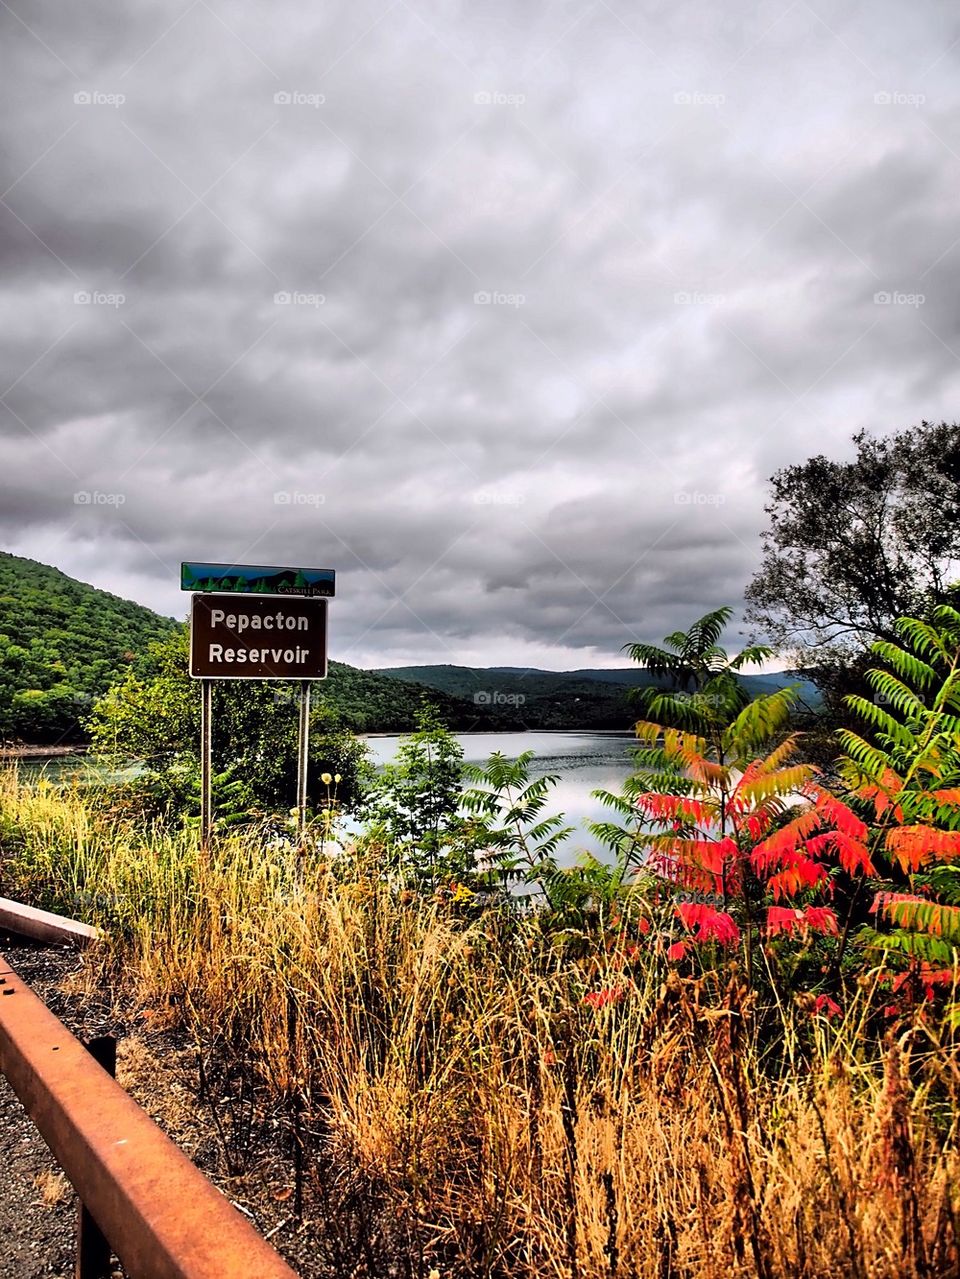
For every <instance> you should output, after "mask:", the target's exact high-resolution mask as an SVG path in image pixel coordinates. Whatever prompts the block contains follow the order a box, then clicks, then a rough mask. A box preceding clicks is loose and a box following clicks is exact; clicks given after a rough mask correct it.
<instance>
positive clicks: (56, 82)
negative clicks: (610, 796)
mask: <svg viewBox="0 0 960 1279" xmlns="http://www.w3.org/2000/svg"><path fill="white" fill-rule="evenodd" d="M0 23H2V27H3V31H2V42H3V50H4V53H3V57H4V59H5V61H6V64H7V69H6V72H5V74H4V77H3V79H4V83H5V89H4V106H3V121H4V125H3V131H4V134H5V137H4V145H3V150H2V159H0V163H2V175H0V190H2V191H3V195H2V199H0V237H2V259H3V275H2V281H0V289H2V294H0V306H2V312H0V315H2V325H3V333H4V338H5V340H4V342H3V345H2V353H0V362H2V363H0V387H2V389H3V394H2V397H0V449H2V453H0V540H2V545H3V546H4V547H5V548H6V549H8V550H11V551H15V552H17V553H18V554H23V555H28V556H32V557H34V558H37V559H40V560H43V561H45V562H47V563H51V564H55V565H57V566H58V567H60V568H62V569H64V570H65V571H66V572H68V573H70V574H72V575H74V576H76V577H79V578H81V579H83V580H84V581H88V582H92V583H94V584H95V585H97V586H101V587H104V588H106V589H109V590H113V591H115V592H117V593H118V594H121V595H124V596H127V597H129V598H132V599H136V600H140V601H141V602H143V603H146V604H149V605H151V606H153V607H155V608H157V609H159V610H161V611H163V612H167V613H172V614H175V615H177V616H183V615H184V614H185V611H186V605H187V597H186V596H184V595H181V594H180V592H179V590H178V581H179V561H180V560H181V559H197V560H217V561H228V562H246V563H262V564H292V565H305V566H310V567H313V566H317V567H331V568H335V569H336V570H337V572H338V598H337V600H336V601H335V603H334V604H333V605H332V606H331V639H330V651H331V656H333V657H335V658H339V659H341V660H344V661H348V662H352V663H354V664H356V665H385V664H399V663H406V662H465V663H471V664H482V665H490V664H513V665H526V664H530V665H536V666H546V667H555V668H565V667H574V666H587V665H620V664H623V662H624V658H623V656H622V655H621V654H620V652H619V650H620V648H621V646H622V645H623V644H624V643H627V642H629V641H632V640H636V639H645V640H659V639H661V638H662V637H663V635H665V634H666V633H667V632H668V631H670V630H673V629H674V628H676V627H678V626H680V627H685V626H686V625H687V624H688V623H689V622H690V621H692V620H693V619H694V618H695V617H697V616H699V615H700V614H701V613H703V612H705V611H707V610H708V609H710V608H715V607H718V606H719V605H721V604H724V603H730V604H733V605H735V606H736V607H737V608H738V609H740V608H741V607H742V596H743V590H744V588H745V586H746V584H747V582H748V581H749V579H750V577H751V574H752V572H753V571H754V569H755V567H756V566H757V563H758V558H759V533H760V530H761V529H762V527H763V526H764V523H765V519H764V515H763V504H764V501H765V500H766V487H767V480H768V478H769V476H770V474H771V473H772V472H773V471H774V470H775V469H776V468H777V467H779V466H782V465H786V464H789V463H791V462H802V461H803V460H804V459H806V458H807V457H809V456H811V455H812V454H814V453H817V452H824V453H827V454H828V455H830V456H833V457H837V458H840V457H844V456H848V455H849V452H850V445H849V439H850V436H851V434H852V432H853V431H855V430H856V429H858V428H860V427H866V428H868V429H870V430H872V431H875V432H877V433H881V434H882V433H886V432H888V431H892V430H895V429H901V428H904V427H907V426H909V425H911V424H913V423H916V422H919V421H920V420H921V419H922V418H927V419H938V420H939V419H942V418H945V419H947V420H951V421H952V420H955V419H956V418H957V416H958V414H957V403H958V392H960V302H958V298H960V287H958V285H960V279H958V276H960V216H958V215H960V199H958V194H960V109H958V108H960V68H958V61H960V13H958V12H957V11H956V10H955V8H954V7H953V6H951V5H946V4H943V3H940V2H939V0H938V2H937V3H933V2H928V0H919V2H918V3H914V4H911V5H903V4H901V3H893V2H892V0H864V3H862V4H856V3H833V4H829V5H828V4H826V3H825V0H815V3H807V2H806V0H796V2H794V3H790V2H789V0H776V2H775V3H763V2H762V0H761V3H759V4H758V3H750V4H747V3H742V2H741V0H727V2H725V3H723V4H715V3H711V4H707V3H687V4H680V5H677V4H667V3H661V2H659V0H658V2H656V3H642V2H636V0H635V2H634V3H627V0H609V2H608V0H596V2H594V3H591V2H590V0H575V2H570V3H554V4H545V3H544V4H541V3H537V2H536V0H524V2H523V3H520V0H510V2H509V3H500V2H499V0H489V2H488V0H484V3H474V4H466V3H464V4H455V3H437V2H431V0H349V3H342V4H337V3H326V4H319V3H306V2H305V0H303V2H298V3H287V2H284V0H280V2H278V3H271V4H263V5H259V6H258V5H250V4H239V3H237V2H236V0H209V3H208V2H207V0H193V2H191V0H149V2H147V0H142V2H141V3H137V4H132V3H128V4H127V6H126V15H124V13H123V11H122V7H121V6H118V5H117V4H116V3H101V2H100V0H85V3H83V4H70V5H59V4H52V3H46V2H44V0H9V3H3V4H2V8H0ZM730 641H731V647H736V645H737V642H738V641H737V635H736V632H735V631H732V632H731V635H730Z"/></svg>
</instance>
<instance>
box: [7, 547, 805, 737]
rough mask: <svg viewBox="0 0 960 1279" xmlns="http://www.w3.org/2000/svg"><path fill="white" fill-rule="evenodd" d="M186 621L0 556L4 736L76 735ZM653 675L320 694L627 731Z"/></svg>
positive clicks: (333, 703)
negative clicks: (637, 694) (634, 696)
mask: <svg viewBox="0 0 960 1279" xmlns="http://www.w3.org/2000/svg"><path fill="white" fill-rule="evenodd" d="M180 626H182V623H179V622H176V621H175V620H174V619H173V618H170V617H161V616H160V615H159V614H158V613H155V612H154V611H153V610H152V609H149V608H146V607H145V606H144V605H142V604H136V603H134V602H133V601H131V600H124V599H120V598H119V597H118V596H116V595H112V594H110V593H109V592H107V591H101V590H98V589H97V588H96V587H93V586H90V585H88V584H86V583H84V582H79V581H77V580H76V579H74V578H72V577H68V576H67V575H66V574H65V573H62V572H61V571H60V570H59V569H56V568H52V567H51V566H49V565H46V564H40V563H39V562H38V561H36V560H30V559H26V558H23V557H21V556H17V555H10V554H7V553H5V552H0V740H2V741H8V742H29V743H30V744H35V745H41V744H48V743H58V742H71V743H72V742H77V743H79V742H82V741H84V740H85V738H86V730H85V727H84V721H85V719H86V716H87V715H88V714H89V711H90V709H91V707H92V704H93V702H94V700H95V699H96V698H98V697H101V696H103V694H104V693H105V692H106V691H107V690H108V689H109V687H110V685H111V684H112V683H113V682H114V680H116V679H118V678H119V677H120V676H121V675H122V674H123V672H124V671H125V670H127V669H128V668H129V666H130V665H131V664H136V665H137V666H138V667H141V666H142V667H143V669H144V671H145V672H146V671H147V669H148V668H149V665H150V658H149V656H148V654H149V649H150V645H151V644H152V643H153V642H154V641H157V640H163V639H164V638H165V637H167V636H169V635H171V633H172V632H173V631H175V630H176V629H177V628H178V627H180ZM794 680H795V681H796V682H798V683H800V684H801V686H802V689H803V696H804V697H805V698H806V699H808V700H809V701H810V703H811V705H813V706H816V705H817V704H818V703H819V695H818V693H817V690H816V688H815V686H814V685H813V684H812V683H811V682H810V681H809V680H807V679H805V678H804V677H803V676H802V675H799V676H791V675H790V674H789V673H784V674H769V675H748V676H745V677H744V685H745V686H746V687H747V688H748V689H749V690H750V691H751V692H767V691H770V689H771V688H779V687H782V686H783V685H784V684H786V683H790V682H794ZM651 682H654V681H653V677H652V676H651V675H650V674H649V672H647V671H645V670H643V669H642V668H641V667H638V666H634V667H619V668H614V669H612V670H606V669H602V668H597V669H590V668H583V669H580V670H574V671H544V670H536V669H531V668H528V667H511V666H492V667H479V668H478V667H469V666H451V665H425V666H394V667H385V668H379V669H373V670H361V669H359V668H358V667H354V666H348V665H346V664H345V663H343V662H336V661H331V662H330V669H329V677H328V679H327V680H325V681H324V682H323V683H322V684H320V685H318V686H317V688H316V696H317V698H318V699H320V698H322V699H323V700H324V701H325V702H326V703H327V704H328V705H329V706H330V707H331V708H332V709H333V710H335V711H336V712H337V713H338V715H339V717H340V719H341V721H342V723H343V724H344V725H345V726H346V727H349V728H351V729H352V730H353V731H355V732H361V733H363V732H367V733H375V732H381V733H401V732H409V731H410V730H411V729H412V728H413V727H414V726H415V721H416V714H417V710H418V708H419V707H420V705H421V704H422V702H423V701H424V700H427V701H430V702H431V703H433V704H434V705H435V706H436V707H437V709H438V711H439V712H440V715H441V717H442V719H443V720H444V722H445V723H446V724H447V725H448V726H449V727H450V728H452V729H455V730H457V731H461V732H471V731H473V732H484V731H509V730H512V729H517V730H522V729H558V730H559V729H572V730H576V729H583V730H590V729H629V728H631V727H632V725H633V723H634V722H635V720H636V718H637V714H636V708H635V706H634V705H633V703H632V702H631V701H630V699H629V698H628V692H629V690H630V688H633V687H637V686H640V685H644V684H649V683H651Z"/></svg>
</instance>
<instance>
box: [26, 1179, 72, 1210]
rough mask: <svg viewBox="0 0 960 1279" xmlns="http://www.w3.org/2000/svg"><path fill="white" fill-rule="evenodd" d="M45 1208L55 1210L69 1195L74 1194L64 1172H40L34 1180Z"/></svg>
mask: <svg viewBox="0 0 960 1279" xmlns="http://www.w3.org/2000/svg"><path fill="white" fill-rule="evenodd" d="M33 1184H34V1186H36V1188H37V1190H38V1191H39V1194H40V1202H41V1203H42V1204H43V1206H44V1207H45V1208H55V1207H56V1205H57V1204H58V1203H62V1202H63V1200H64V1199H65V1198H66V1197H67V1195H71V1194H73V1191H72V1190H71V1188H70V1183H69V1181H67V1179H66V1177H65V1176H64V1175H63V1173H62V1172H39V1173H37V1175H36V1176H35V1177H34V1179H33Z"/></svg>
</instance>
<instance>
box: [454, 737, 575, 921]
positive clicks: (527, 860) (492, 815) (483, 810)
mask: <svg viewBox="0 0 960 1279" xmlns="http://www.w3.org/2000/svg"><path fill="white" fill-rule="evenodd" d="M532 759H533V751H523V752H522V753H521V754H520V755H518V756H517V757H516V759H508V758H507V757H506V756H505V755H502V754H501V753H500V752H499V751H495V752H494V753H493V754H492V755H491V756H490V758H489V759H488V760H487V762H486V764H482V765H480V764H469V765H467V766H466V768H465V770H464V775H465V777H466V780H467V781H469V782H471V783H472V785H471V786H470V788H469V789H467V790H466V791H464V793H463V795H462V797H461V804H462V806H463V808H464V810H465V811H466V812H467V813H469V814H470V815H471V816H472V817H473V819H474V820H475V822H476V823H477V827H478V829H477V831H475V833H474V837H475V838H476V839H477V840H478V842H479V843H480V844H481V846H482V848H483V852H482V854H481V861H482V864H483V866H484V868H485V869H484V870H483V872H482V875H481V877H484V876H485V877H486V880H487V882H488V884H489V885H490V886H491V887H507V886H510V885H515V884H522V885H526V886H531V887H534V888H537V889H539V890H540V892H541V893H542V894H543V896H544V897H545V898H546V900H547V902H548V903H549V904H550V905H551V906H556V905H558V904H559V903H558V901H557V884H558V883H559V882H560V880H559V876H560V874H561V872H560V868H559V867H558V866H557V860H556V855H557V850H558V849H559V847H560V845H561V844H562V843H563V841H564V840H565V839H566V838H567V836H568V835H570V834H571V833H572V831H573V827H572V826H566V825H564V819H563V815H562V814H556V815H549V816H546V815H544V808H545V807H546V803H547V800H548V798H549V795H550V792H551V790H552V789H553V787H554V786H555V785H556V784H557V782H558V781H559V780H560V779H559V775H556V774H547V775H545V776H543V777H531V776H530V761H531V760H532Z"/></svg>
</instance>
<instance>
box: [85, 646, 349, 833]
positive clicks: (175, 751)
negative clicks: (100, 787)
mask: <svg viewBox="0 0 960 1279" xmlns="http://www.w3.org/2000/svg"><path fill="white" fill-rule="evenodd" d="M187 663H188V637H187V631H186V628H185V627H180V628H178V629H177V630H176V631H175V632H174V633H173V634H172V635H171V636H170V638H169V639H167V640H164V641H162V642H161V643H158V644H155V645H153V646H152V647H151V649H150V652H149V654H148V657H147V659H145V661H143V662H142V663H140V664H139V665H138V667H137V669H135V670H130V671H128V672H127V674H126V675H125V676H124V677H123V679H121V680H119V681H118V682H117V683H116V684H115V685H113V687H112V688H111V689H110V690H109V692H108V693H107V694H106V696H104V697H102V698H101V699H99V700H98V701H97V702H96V703H95V705H94V708H93V713H92V715H91V717H90V725H89V726H90V732H91V736H92V741H93V745H94V749H95V750H96V751H98V752H99V753H100V754H101V755H105V756H108V757H110V758H113V759H119V760H130V759H134V760H139V761H142V763H143V764H144V766H145V779H144V784H145V786H146V788H147V789H148V790H152V793H153V794H154V795H155V796H156V797H157V799H158V801H159V803H160V806H161V807H165V808H168V809H175V808H177V807H189V806H190V801H189V796H190V795H191V794H192V793H193V791H194V790H195V784H196V774H197V771H198V769H199V746H200V684H199V681H197V680H194V679H191V678H190V676H189V674H188V664H187ZM298 712H299V702H298V690H297V689H295V688H294V687H293V686H291V685H287V684H278V683H272V682H261V681H256V680H249V681H241V680H222V681H217V682H216V684H215V686H214V689H213V755H214V766H215V768H216V769H217V770H218V771H219V772H222V773H224V774H227V773H228V774H229V776H230V778H231V782H232V783H240V784H241V785H242V786H243V787H244V788H245V790H246V794H247V797H248V802H249V804H250V806H251V807H253V808H260V809H265V810H269V811H271V812H275V811H287V810H289V808H290V807H291V805H292V804H293V802H294V798H295V790H296V771H297V764H296V751H297V727H298ZM365 759H366V749H365V747H364V745H363V743H362V741H360V740H359V739H358V738H356V737H355V736H354V735H353V734H352V733H350V732H349V731H348V730H346V729H345V728H343V727H342V725H341V723H340V721H339V718H338V717H337V715H336V713H335V712H334V711H333V710H332V709H331V708H330V707H329V706H327V705H326V703H325V701H324V700H323V697H322V694H321V695H320V696H318V697H317V698H316V699H315V704H314V706H313V708H312V714H311V739H310V768H309V773H308V800H309V802H310V803H311V805H312V806H314V807H318V806H320V804H321V802H325V801H326V787H325V784H324V783H323V782H322V780H321V779H322V774H323V773H331V774H335V773H339V774H340V775H341V778H342V780H341V782H340V784H339V788H338V802H339V804H340V805H341V806H342V807H343V808H344V809H347V810H349V809H351V808H353V807H354V806H355V805H356V803H357V802H358V800H359V796H360V792H361V790H362V787H363V779H364V775H365V767H366V766H365ZM234 802H236V791H234Z"/></svg>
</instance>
